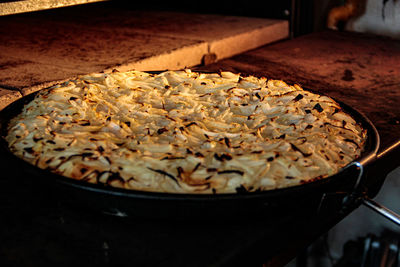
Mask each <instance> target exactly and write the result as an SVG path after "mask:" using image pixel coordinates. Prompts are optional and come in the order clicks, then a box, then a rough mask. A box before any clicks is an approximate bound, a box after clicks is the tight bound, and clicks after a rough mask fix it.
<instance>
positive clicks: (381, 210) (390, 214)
mask: <svg viewBox="0 0 400 267" xmlns="http://www.w3.org/2000/svg"><path fill="white" fill-rule="evenodd" d="M361 203H362V204H363V205H364V206H366V207H368V208H370V209H371V210H373V211H375V212H376V213H378V214H380V215H382V216H383V217H385V218H386V219H389V220H391V221H392V222H394V223H395V224H397V225H398V226H400V215H399V214H397V213H395V212H394V211H392V210H390V209H388V208H386V207H384V206H382V205H381V204H379V203H377V202H375V201H374V200H372V199H370V198H369V197H367V196H364V198H363V199H362V202H361Z"/></svg>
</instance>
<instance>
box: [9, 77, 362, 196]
mask: <svg viewBox="0 0 400 267" xmlns="http://www.w3.org/2000/svg"><path fill="white" fill-rule="evenodd" d="M6 140H7V141H8V143H9V146H10V149H11V150H12V151H13V153H15V154H16V155H17V156H19V157H21V158H23V159H24V160H26V161H28V162H30V163H31V164H34V165H36V166H38V167H39V168H44V169H49V170H51V171H53V172H55V173H58V174H61V175H64V176H67V177H71V178H74V179H79V180H84V181H87V182H90V183H102V184H108V185H110V186H115V187H122V188H127V189H135V190H143V191H155V192H174V193H232V192H237V191H241V190H246V191H257V190H270V189H276V188H283V187H288V186H294V185H299V184H302V183H306V182H310V181H314V180H316V179H321V178H324V177H328V176H330V175H332V174H335V173H337V172H338V171H339V170H340V169H341V168H342V167H344V166H345V165H347V164H348V163H350V162H351V161H352V160H354V159H355V158H357V157H359V156H360V154H361V152H362V149H363V146H364V143H365V140H366V131H365V130H363V129H362V128H361V126H360V125H359V124H358V123H357V122H356V121H355V120H354V119H353V118H351V116H350V115H348V114H347V113H345V112H344V111H343V110H342V109H341V107H340V106H339V104H338V103H336V102H335V101H334V100H332V99H331V98H329V97H326V96H320V95H317V94H314V93H311V92H309V91H305V90H303V89H302V88H301V87H300V86H298V85H294V86H291V85H287V84H286V83H285V82H283V81H279V80H268V79H266V78H256V77H252V76H251V77H242V76H240V75H239V74H234V73H230V72H221V73H210V74H206V73H197V72H192V71H191V70H184V71H167V72H163V73H160V74H149V73H144V72H139V71H130V72H113V73H109V74H92V75H86V76H81V77H79V78H78V79H76V80H71V81H69V82H67V83H64V84H60V85H57V86H54V87H52V88H49V89H46V90H43V91H41V92H40V93H39V94H38V95H37V96H36V98H35V99H34V100H33V101H32V102H30V103H29V104H27V105H26V106H25V107H24V109H23V112H22V113H21V114H20V115H19V116H17V117H16V118H14V119H13V120H12V121H11V123H10V125H9V134H8V136H7V137H6Z"/></svg>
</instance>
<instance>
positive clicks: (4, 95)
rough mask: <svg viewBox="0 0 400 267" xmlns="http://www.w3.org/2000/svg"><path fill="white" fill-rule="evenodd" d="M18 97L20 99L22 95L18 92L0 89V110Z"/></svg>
mask: <svg viewBox="0 0 400 267" xmlns="http://www.w3.org/2000/svg"><path fill="white" fill-rule="evenodd" d="M20 97H22V95H21V93H20V92H18V91H13V90H8V89H4V88H0V110H2V109H3V108H5V107H6V106H7V105H9V104H11V103H12V102H13V101H15V100H17V99H18V98H20Z"/></svg>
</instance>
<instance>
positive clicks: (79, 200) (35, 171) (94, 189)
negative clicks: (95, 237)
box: [0, 92, 379, 219]
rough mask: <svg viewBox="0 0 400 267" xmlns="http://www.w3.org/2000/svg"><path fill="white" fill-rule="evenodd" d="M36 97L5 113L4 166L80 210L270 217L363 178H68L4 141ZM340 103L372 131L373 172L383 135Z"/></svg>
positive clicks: (1, 116)
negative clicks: (140, 185) (180, 187)
mask: <svg viewBox="0 0 400 267" xmlns="http://www.w3.org/2000/svg"><path fill="white" fill-rule="evenodd" d="M36 94H37V92H36V93H32V94H30V95H27V96H25V97H23V98H21V99H19V100H17V101H15V102H13V103H11V104H10V105H9V106H7V107H6V108H5V109H3V110H2V111H0V136H1V138H0V156H1V157H2V158H3V160H5V162H3V164H4V166H7V169H8V170H12V172H8V173H9V174H8V175H12V176H15V177H19V178H18V179H24V180H26V181H28V182H29V184H31V186H32V190H35V193H36V194H43V193H50V194H53V196H55V197H56V198H57V199H58V200H59V201H63V202H67V203H70V204H72V205H75V206H79V207H83V208H88V209H92V210H97V211H101V212H104V213H107V214H114V215H119V216H131V217H145V218H158V219H160V218H165V219H188V218H192V219H193V218H194V219H200V218H201V219H210V218H211V219H214V218H243V217H253V216H256V217H258V216H261V217H265V216H267V217H268V216H277V214H278V215H279V214H281V213H285V214H287V213H290V212H295V211H296V212H298V211H302V210H304V211H305V210H306V209H307V210H310V209H314V210H316V209H317V207H318V205H319V203H320V200H321V197H322V196H323V195H324V194H325V193H331V192H339V191H340V192H351V191H352V190H353V188H354V185H355V183H356V180H357V178H358V170H357V168H352V167H351V166H350V167H349V168H343V169H342V171H340V172H338V173H337V174H335V175H332V176H330V177H328V178H325V179H321V180H317V181H314V182H310V183H306V184H303V185H298V186H293V187H289V188H284V189H276V190H269V191H262V192H251V193H246V192H244V193H237V194H207V195H205V194H199V195H195V194H170V193H155V192H142V191H135V190H127V189H119V188H114V187H110V186H104V185H99V184H90V183H87V182H83V181H78V180H74V179H70V178H66V177H63V176H60V175H57V174H54V173H52V172H50V171H48V170H43V169H40V168H38V167H35V166H33V165H31V164H29V163H27V162H25V161H24V160H22V159H20V158H18V157H16V156H15V155H14V154H13V153H12V152H11V151H10V150H9V149H8V144H7V142H6V141H5V140H4V136H6V134H7V125H8V123H9V121H10V119H11V118H13V117H14V116H16V115H17V114H19V113H20V112H21V110H22V108H23V106H24V105H25V104H26V103H28V102H30V101H31V100H32V99H33V98H34V97H35V95H36ZM336 101H337V100H336ZM337 102H338V103H339V104H340V105H341V106H342V108H343V109H344V111H345V112H347V113H349V114H351V115H352V117H353V118H354V119H355V120H357V121H358V122H359V123H361V125H362V127H364V129H366V130H367V135H368V138H367V142H366V146H365V149H364V151H363V152H362V154H361V156H360V158H358V159H356V161H357V162H359V163H361V165H362V166H363V168H368V165H369V164H370V163H371V162H372V161H373V160H374V159H375V157H376V154H377V150H378V148H379V135H378V132H377V130H376V128H375V127H374V125H373V124H372V122H371V121H370V120H369V119H368V118H367V117H366V116H364V115H363V114H361V113H360V112H358V111H357V110H355V109H353V108H351V107H349V106H347V105H345V104H344V103H342V102H341V101H337ZM349 165H351V164H349ZM10 173H11V174H10ZM24 184H26V183H24Z"/></svg>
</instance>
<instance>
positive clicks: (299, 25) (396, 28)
mask: <svg viewBox="0 0 400 267" xmlns="http://www.w3.org/2000/svg"><path fill="white" fill-rule="evenodd" d="M28 2H33V3H34V2H36V1H12V0H10V1H0V10H2V11H0V15H3V16H2V17H0V21H1V20H4V21H5V20H7V19H8V18H10V17H12V16H36V14H37V17H38V21H37V22H38V23H40V19H41V18H43V17H46V16H48V15H49V16H53V15H54V14H56V13H57V12H61V13H62V12H63V11H62V10H66V11H67V10H68V12H69V11H70V10H72V11H74V10H76V11H77V12H81V10H82V9H84V8H87V7H93V8H94V9H98V10H107V9H109V8H113V9H120V10H132V11H138V10H140V11H141V10H144V11H148V10H150V11H161V12H164V11H167V12H182V13H186V14H191V13H193V14H196V13H202V14H218V15H222V16H239V17H251V18H268V19H277V20H284V21H287V22H288V27H289V28H288V34H287V36H286V38H285V39H296V38H300V37H301V36H303V35H307V34H309V33H312V32H318V31H321V30H325V29H327V28H330V29H332V30H339V31H341V30H346V31H350V32H361V33H368V34H379V35H384V36H387V37H390V38H397V39H398V38H400V19H399V16H396V14H400V2H399V1H396V0H364V1H356V0H347V1H339V0H334V1H330V0H324V1H316V0H315V1H300V0H284V1H266V2H264V3H260V2H259V1H246V2H245V3H243V4H240V3H239V4H238V3H234V4H233V3H232V1H208V0H205V1H202V2H201V3H200V2H196V3H194V4H188V3H182V2H179V1H168V2H161V3H154V2H149V3H145V2H141V3H136V2H130V1H87V2H90V3H85V4H84V5H83V4H82V1H73V0H72V1H65V2H66V4H64V6H63V5H61V6H58V9H57V10H60V9H62V10H61V11H56V10H55V9H52V8H49V7H45V6H41V5H37V7H36V8H35V7H33V8H31V9H30V10H29V11H31V13H26V9H23V8H22V7H23V6H24V5H23V4H29V3H28ZM37 2H40V1H37ZM50 2H51V1H50ZM343 6H347V7H349V6H350V7H356V8H353V9H352V10H351V11H352V12H348V13H347V14H344V13H343V12H342V13H341V12H339V9H340V7H343ZM25 7H26V5H25ZM51 7H54V6H51ZM18 8H19V9H18ZM334 11H336V12H334ZM1 12H3V13H1ZM7 12H8V13H7ZM203 63H204V62H203ZM0 87H2V88H6V89H7V88H8V87H7V85H5V84H4V85H1V84H0ZM9 88H12V86H9ZM399 180H400V169H399V168H397V169H395V170H394V171H392V172H391V173H390V174H389V175H388V176H387V178H386V180H385V184H384V185H383V187H382V189H381V190H380V192H379V194H378V195H377V197H376V200H377V201H378V202H380V203H382V204H383V205H385V206H387V207H390V208H391V209H392V210H394V211H396V212H400V204H399V203H400V197H399V194H398V192H399V191H400V183H399ZM399 246H400V230H399V228H398V226H396V225H394V224H393V223H392V222H390V221H388V220H387V219H385V218H383V217H381V216H379V215H378V214H375V213H373V212H371V211H370V210H368V209H366V208H365V207H360V208H358V209H357V210H355V211H354V212H353V213H351V214H350V215H349V216H347V217H346V218H345V219H344V220H343V221H341V222H340V223H339V224H338V225H336V226H335V227H334V228H333V229H331V230H330V231H329V232H328V233H326V234H325V235H324V236H323V237H321V238H319V239H318V240H317V241H316V242H315V243H314V244H312V245H311V246H310V247H308V248H307V249H306V250H305V251H303V252H299V255H298V257H297V258H296V259H295V260H293V261H292V262H290V263H289V264H288V265H287V266H288V267H289V266H290V267H292V266H299V267H301V266H337V267H339V266H398V264H400V263H399V257H400V247H399ZM352 264H353V265H352Z"/></svg>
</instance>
